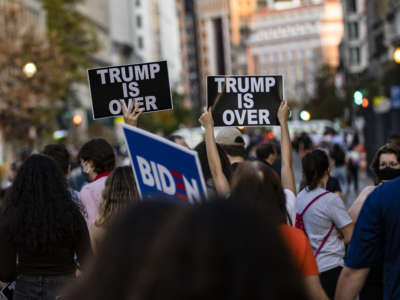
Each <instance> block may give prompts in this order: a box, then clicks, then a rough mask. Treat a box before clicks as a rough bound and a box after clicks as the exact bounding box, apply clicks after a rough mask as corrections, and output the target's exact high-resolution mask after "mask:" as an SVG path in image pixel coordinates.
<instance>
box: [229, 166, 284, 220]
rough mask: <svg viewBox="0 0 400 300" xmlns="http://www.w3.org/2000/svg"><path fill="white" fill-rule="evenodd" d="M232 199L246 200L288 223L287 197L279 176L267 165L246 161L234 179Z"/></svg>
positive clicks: (238, 169)
mask: <svg viewBox="0 0 400 300" xmlns="http://www.w3.org/2000/svg"><path fill="white" fill-rule="evenodd" d="M232 199H233V200H244V201H246V202H248V205H251V206H254V207H255V208H257V209H262V210H265V211H267V212H268V213H269V215H271V216H277V217H278V218H277V222H279V223H286V220H287V217H288V212H287V209H286V197H285V193H284V191H283V188H282V184H281V181H280V178H279V175H278V174H277V173H276V171H275V170H274V169H273V168H272V167H270V166H268V165H266V164H265V163H262V162H260V161H244V162H242V163H241V164H240V165H239V166H238V168H237V169H236V171H235V173H234V175H233V178H232Z"/></svg>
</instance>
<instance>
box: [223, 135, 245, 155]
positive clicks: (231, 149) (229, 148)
mask: <svg viewBox="0 0 400 300" xmlns="http://www.w3.org/2000/svg"><path fill="white" fill-rule="evenodd" d="M240 138H241V137H240ZM221 147H222V149H224V151H225V153H226V154H228V155H230V156H241V157H243V158H245V157H246V149H245V148H244V146H237V145H221Z"/></svg>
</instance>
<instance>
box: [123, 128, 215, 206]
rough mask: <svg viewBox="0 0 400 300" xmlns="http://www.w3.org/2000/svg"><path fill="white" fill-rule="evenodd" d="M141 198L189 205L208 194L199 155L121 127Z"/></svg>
mask: <svg viewBox="0 0 400 300" xmlns="http://www.w3.org/2000/svg"><path fill="white" fill-rule="evenodd" d="M121 125H122V129H123V133H124V137H125V141H126V144H127V146H128V152H129V156H130V158H131V163H132V168H133V170H134V174H135V179H136V184H137V186H138V190H139V193H140V196H141V197H142V198H144V197H147V196H157V195H163V196H168V197H175V198H178V199H181V200H184V201H187V202H189V203H197V202H201V201H203V200H204V199H205V198H206V196H207V194H206V188H205V184H204V180H203V174H202V171H201V166H200V162H199V159H198V157H197V152H195V151H192V150H189V149H187V148H185V147H182V146H180V145H178V144H175V143H173V142H171V141H169V140H167V139H164V138H162V137H159V136H157V135H155V134H152V133H150V132H147V131H144V130H142V129H139V128H136V127H132V126H129V125H126V124H121Z"/></svg>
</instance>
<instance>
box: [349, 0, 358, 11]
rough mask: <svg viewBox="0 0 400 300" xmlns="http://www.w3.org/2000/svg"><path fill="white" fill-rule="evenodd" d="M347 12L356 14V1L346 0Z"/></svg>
mask: <svg viewBox="0 0 400 300" xmlns="http://www.w3.org/2000/svg"><path fill="white" fill-rule="evenodd" d="M347 10H348V11H349V12H352V13H356V12H357V0H347Z"/></svg>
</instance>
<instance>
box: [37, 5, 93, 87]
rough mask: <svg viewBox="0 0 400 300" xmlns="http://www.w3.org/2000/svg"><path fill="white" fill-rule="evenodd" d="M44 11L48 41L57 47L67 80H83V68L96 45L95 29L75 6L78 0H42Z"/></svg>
mask: <svg viewBox="0 0 400 300" xmlns="http://www.w3.org/2000/svg"><path fill="white" fill-rule="evenodd" d="M42 2H43V8H44V9H45V11H46V27H47V34H48V39H49V41H50V43H51V44H53V45H55V46H57V47H59V48H60V51H61V53H62V55H63V58H64V72H67V73H68V75H69V79H70V80H69V84H70V83H73V82H86V73H85V69H87V68H90V67H91V66H92V65H91V61H92V60H91V56H92V55H93V54H94V53H96V52H97V51H98V50H99V48H100V45H99V42H98V39H97V36H96V32H95V30H94V28H93V25H92V23H91V22H90V20H89V19H88V18H87V17H86V16H84V15H82V14H81V13H79V12H78V11H77V9H76V7H77V5H78V4H80V3H81V2H83V1H82V0H42Z"/></svg>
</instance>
